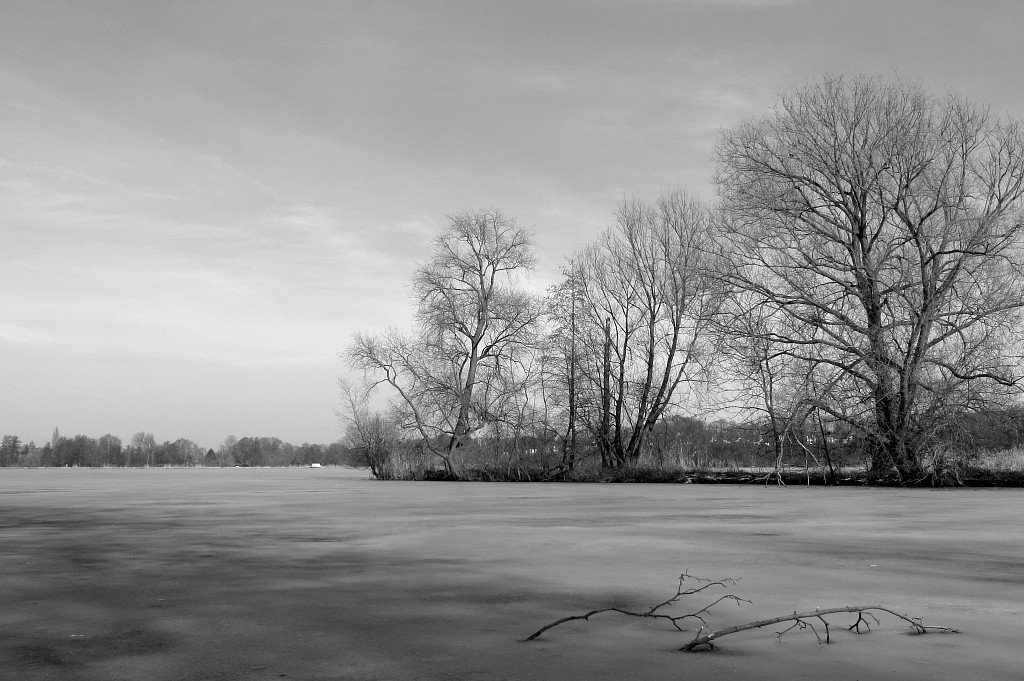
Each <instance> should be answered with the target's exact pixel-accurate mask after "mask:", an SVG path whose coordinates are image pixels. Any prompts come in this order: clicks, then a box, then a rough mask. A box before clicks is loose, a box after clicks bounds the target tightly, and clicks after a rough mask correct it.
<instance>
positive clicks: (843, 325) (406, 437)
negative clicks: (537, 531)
mask: <svg viewBox="0 0 1024 681" xmlns="http://www.w3.org/2000/svg"><path fill="white" fill-rule="evenodd" d="M715 159H716V162H717V171H716V174H715V177H714V183H715V185H716V188H717V192H718V196H719V200H718V202H717V203H716V204H713V205H712V204H704V203H702V202H700V201H697V200H695V199H694V198H692V197H690V196H688V195H687V194H686V193H685V192H682V191H678V192H671V193H667V194H665V195H663V196H662V197H661V198H660V199H658V200H657V201H655V202H653V203H650V202H647V201H643V200H639V199H625V200H624V201H623V202H622V203H621V204H620V206H619V209H618V210H617V212H616V214H615V216H614V219H613V220H612V224H611V226H610V227H609V228H608V229H607V230H606V231H605V232H604V233H603V234H601V235H600V236H599V237H598V238H597V239H595V240H594V241H593V242H592V243H590V244H586V245H584V246H583V247H582V248H581V249H580V250H579V251H578V252H577V253H575V254H574V255H573V256H571V257H570V258H568V259H567V261H566V262H565V264H564V267H563V277H562V279H561V281H560V282H559V283H558V284H557V285H555V286H553V287H552V288H551V289H550V290H549V291H548V292H547V293H546V295H537V294H535V293H533V292H531V291H529V290H528V289H527V288H526V287H524V286H523V285H522V281H521V275H522V274H524V273H526V272H528V271H530V270H531V269H532V268H533V267H534V266H535V264H536V254H535V250H534V241H533V235H532V234H531V233H530V232H529V231H528V230H526V229H524V228H523V227H521V226H520V225H518V224H517V223H516V221H515V219H513V218H511V217H509V216H506V215H504V214H502V213H501V212H500V211H497V210H485V211H475V212H467V213H460V214H456V215H452V216H450V218H449V224H448V225H447V226H446V227H445V228H444V229H443V230H442V231H441V232H440V233H439V234H438V235H437V236H436V237H435V239H434V241H433V244H432V249H431V254H430V257H428V258H427V259H426V260H424V261H423V262H422V263H420V264H419V265H418V267H417V268H416V270H415V271H414V272H413V273H412V277H411V282H412V283H411V288H410V290H411V296H412V303H413V306H414V309H415V324H414V327H413V328H412V329H411V330H409V331H400V330H395V329H391V330H387V331H385V332H383V333H375V334H370V333H360V334H357V335H356V336H355V338H354V339H353V341H352V343H351V345H350V346H349V348H348V349H347V351H346V353H345V356H346V357H347V359H348V361H349V363H350V365H351V367H352V368H353V369H354V370H355V371H356V375H357V376H358V377H360V378H359V379H356V380H354V381H348V382H345V383H344V385H343V394H344V396H345V397H344V399H345V401H346V409H345V413H346V416H347V419H348V423H349V428H348V431H347V440H346V441H347V442H348V443H349V445H350V446H351V447H352V448H353V449H355V450H357V451H359V452H360V453H361V456H362V457H363V458H364V459H365V460H366V461H367V462H368V463H369V464H370V466H371V468H372V469H373V471H374V474H375V475H378V476H379V477H405V476H414V477H415V476H432V475H437V476H440V477H449V478H459V477H497V478H529V479H536V478H542V479H560V478H572V476H573V475H574V474H575V473H577V472H578V471H579V470H581V469H583V468H586V469H589V470H599V471H616V470H621V469H624V468H635V467H638V466H663V465H677V466H678V465H684V464H686V463H687V462H690V463H692V458H693V457H694V456H709V455H710V454H709V453H715V455H716V456H725V457H726V459H729V458H730V457H731V459H732V460H735V459H737V458H741V457H745V456H747V454H748V453H750V452H753V453H754V454H755V456H753V457H751V460H752V461H753V462H755V463H756V462H757V461H761V462H771V461H774V462H776V465H778V464H779V463H780V462H784V461H786V460H787V459H792V458H794V457H795V458H803V459H805V460H808V461H811V460H813V462H814V463H815V465H816V466H818V467H819V468H820V469H821V470H822V471H825V472H826V474H828V473H830V474H832V475H833V477H834V475H835V473H834V471H835V469H836V468H838V467H842V466H843V465H853V464H856V465H861V466H863V467H864V468H866V470H867V471H868V472H869V474H870V476H871V478H872V479H874V480H877V481H881V482H888V483H892V484H903V485H909V484H920V483H922V482H924V481H932V482H935V481H942V480H944V479H946V477H947V473H948V472H949V471H950V470H953V469H956V468H957V467H960V466H962V465H964V463H965V462H969V460H970V458H971V456H972V455H973V453H974V452H976V451H977V450H978V448H979V446H981V445H980V442H982V441H983V440H984V439H985V438H984V433H985V432H986V426H984V424H986V423H989V422H991V421H995V422H996V423H999V424H1007V423H1009V424H1011V425H1012V427H1010V426H1008V427H1007V428H1006V429H1007V430H1015V427H1016V426H1015V424H1016V423H1018V422H1019V412H1018V411H1017V405H1018V404H1019V395H1020V388H1021V383H1022V380H1024V371H1022V365H1021V361H1020V358H1021V357H1022V356H1024V353H1022V347H1021V340H1020V339H1021V338H1024V334H1022V325H1021V321H1022V313H1024V213H1022V200H1024V127H1022V124H1021V123H1020V122H1019V121H1016V120H1012V119H1006V118H1000V117H997V116H995V115H993V114H992V113H991V112H990V111H989V110H988V109H987V108H985V107H982V106H977V105H975V104H972V103H970V102H968V101H966V100H964V99H962V98H960V97H958V96H956V95H955V94H949V95H945V96H936V95H933V94H931V93H928V92H926V91H924V90H923V89H922V88H921V87H919V86H917V85H912V84H908V83H904V82H901V81H895V82H892V81H887V80H884V79H880V78H869V77H847V76H838V77H827V78H824V79H822V80H820V81H818V82H814V83H811V84H809V85H807V86H806V87H803V88H801V89H798V90H795V91H794V92H792V93H790V94H787V95H785V96H783V97H782V98H781V99H780V101H779V103H778V104H777V106H776V107H775V108H774V109H773V110H772V111H771V112H769V113H767V114H765V115H763V116H760V117H758V118H756V119H753V120H750V121H748V122H746V123H743V124H741V125H739V126H737V127H735V128H732V129H730V130H726V131H724V132H723V133H721V135H720V137H719V140H718V144H717V146H716V150H715ZM383 405H386V406H383ZM722 413H727V414H730V415H735V416H730V418H731V419H732V420H733V421H734V423H732V424H731V425H729V426H728V427H726V426H723V422H721V421H720V420H719V422H718V425H717V426H715V425H714V424H708V423H705V422H704V420H703V418H704V417H709V418H714V415H716V414H722ZM989 425H991V423H989ZM716 429H717V431H716ZM997 430H998V428H997ZM725 431H731V432H725ZM741 434H742V436H741ZM1011 439H1012V438H1011ZM726 440H728V441H729V444H730V445H731V447H728V448H725V447H723V446H722V443H724V442H725V441H726Z"/></svg>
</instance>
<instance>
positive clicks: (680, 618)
mask: <svg viewBox="0 0 1024 681" xmlns="http://www.w3.org/2000/svg"><path fill="white" fill-rule="evenodd" d="M737 582H738V580H736V579H730V578H725V579H704V578H702V577H695V576H693V575H691V574H689V573H688V572H684V573H683V574H681V575H680V576H679V583H678V585H677V587H676V593H675V595H673V596H672V597H671V598H669V599H668V600H665V601H662V602H661V603H658V604H656V605H653V606H651V607H650V608H648V609H646V610H630V609H628V608H620V607H617V606H611V607H607V608H597V609H595V610H591V611H590V612H586V613H583V614H582V615H569V616H568V617H562V618H561V619H557V620H555V621H554V622H551V623H550V624H546V625H544V626H543V627H541V628H540V629H538V630H537V631H535V632H534V633H533V634H531V635H530V636H528V637H527V638H526V639H525V640H526V641H532V640H534V639H536V638H538V637H540V636H541V634H543V633H544V632H546V631H548V630H549V629H552V628H554V627H557V626H559V625H560V624H565V623H566V622H572V621H575V620H587V621H589V620H590V618H591V617H594V616H595V615H600V614H602V613H606V612H617V613H619V614H621V615H628V616H630V617H642V618H647V619H655V620H662V621H665V622H668V623H669V624H671V625H672V626H673V627H674V628H675V629H676V630H677V631H686V629H684V628H683V627H682V626H681V623H682V622H684V621H686V620H696V621H697V622H699V623H700V626H699V627H698V628H697V633H696V636H694V638H693V640H691V641H690V642H689V643H687V644H686V645H684V646H683V647H681V648H680V649H679V650H684V651H687V652H692V651H694V650H699V649H703V648H708V649H713V648H714V647H715V642H716V641H718V640H719V639H721V638H723V637H725V636H728V635H730V634H735V633H738V632H741V631H749V630H751V629H760V628H762V627H767V626H770V625H772V624H780V623H783V622H791V623H792V624H791V625H790V626H789V627H787V628H786V629H783V630H782V631H780V632H777V636H778V637H779V638H782V637H783V636H784V635H785V634H786V633H788V632H790V631H792V630H793V629H797V630H803V629H809V630H810V631H811V633H813V634H814V636H815V638H816V639H817V641H818V643H825V644H827V643H831V640H832V630H831V624H830V623H829V621H828V620H826V619H825V615H834V614H839V613H850V614H855V615H857V620H856V621H855V622H854V623H853V624H851V625H849V626H848V627H847V629H848V630H849V631H852V632H854V633H857V634H860V633H865V632H868V631H871V621H874V623H875V624H876V625H877V624H879V623H880V622H879V619H878V617H877V616H876V615H875V613H880V612H881V613H887V614H889V615H892V616H893V617H896V618H898V619H901V620H903V621H904V622H907V623H908V624H909V626H910V628H911V629H912V630H913V633H916V634H927V633H928V632H930V631H935V632H941V633H951V634H955V633H959V631H958V630H957V629H953V628H951V627H939V626H925V625H924V623H923V622H922V621H921V620H920V619H919V618H916V617H911V616H909V615H903V614H901V613H899V612H897V611H895V610H892V609H891V608H888V607H886V606H883V605H845V606H841V607H833V608H817V609H815V610H809V611H806V612H795V611H794V612H793V614H791V615H782V616H780V617H769V618H767V619H761V620H755V621H753V622H747V623H746V624H738V625H736V626H732V627H726V628H724V629H718V630H713V629H711V627H710V626H709V625H708V622H707V619H706V618H707V617H708V616H709V615H710V614H711V608H713V607H715V606H716V605H718V604H719V603H722V602H723V601H731V602H733V603H737V604H738V603H750V601H748V600H747V599H745V598H740V597H739V596H737V595H735V594H732V593H727V594H725V595H723V596H719V597H718V598H716V599H714V600H712V601H710V602H709V603H708V604H707V605H704V606H703V607H701V608H700V609H698V610H695V611H693V612H688V613H684V614H682V615H673V614H669V613H667V612H661V611H662V610H663V609H666V608H668V607H669V606H672V605H675V604H676V603H677V602H678V601H679V600H680V599H681V598H683V597H684V596H695V595H697V594H700V593H702V592H704V591H707V590H708V589H713V588H717V587H721V588H727V587H729V586H732V585H735V584H736V583H737ZM688 584H692V586H687V585H688ZM869 620H870V621H869ZM819 627H820V628H821V629H822V630H823V633H822V632H819ZM862 630H863V631H862Z"/></svg>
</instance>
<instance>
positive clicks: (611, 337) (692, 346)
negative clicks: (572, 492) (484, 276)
mask: <svg viewBox="0 0 1024 681" xmlns="http://www.w3.org/2000/svg"><path fill="white" fill-rule="evenodd" d="M709 237H710V213H709V211H708V209H707V208H706V207H705V206H703V205H702V204H700V203H699V202H697V201H695V200H693V199H691V198H689V197H688V196H687V195H685V194H683V193H681V192H676V193H672V194H667V195H665V196H663V197H662V198H661V199H660V200H659V201H658V203H657V204H656V205H653V206H652V205H650V204H646V203H644V202H642V201H637V200H632V201H625V202H623V204H622V205H621V206H620V208H619V211H618V215H617V220H616V224H615V226H614V227H613V228H611V229H609V230H608V231H607V232H605V234H604V235H603V236H602V237H601V238H599V239H598V240H597V241H596V242H595V243H593V244H591V245H590V246H589V247H588V248H586V249H585V250H584V251H583V252H582V253H581V254H580V255H579V257H578V258H577V261H576V262H577V265H576V267H577V271H576V275H575V276H576V277H577V286H578V287H579V295H580V298H581V302H582V305H581V307H580V309H578V310H577V311H576V312H577V318H576V319H575V320H574V322H575V324H576V327H577V329H578V331H579V333H580V335H581V338H582V341H583V342H582V343H580V346H582V347H586V348H589V353H588V355H587V356H586V357H584V358H575V359H576V362H577V366H576V369H577V373H576V375H574V382H575V384H576V385H577V388H578V390H579V397H578V398H577V401H576V403H574V406H575V408H576V410H577V411H578V413H579V418H580V419H581V420H583V422H584V423H586V424H587V427H588V428H589V430H590V431H591V433H592V437H593V439H594V441H595V442H596V443H597V447H598V449H599V451H600V452H601V457H602V464H603V465H604V466H605V467H618V466H621V465H623V464H625V463H627V462H630V461H635V460H636V459H637V458H638V457H639V455H640V452H641V450H642V448H643V445H644V442H645V440H646V438H647V437H648V435H649V433H650V431H651V429H652V428H653V427H654V426H655V424H657V422H658V420H659V419H661V418H662V417H663V416H664V415H665V414H666V411H667V410H669V409H670V408H671V407H673V406H674V405H675V404H676V400H677V398H678V397H679V388H680V385H681V384H682V383H683V382H684V381H688V380H691V379H694V378H696V377H697V376H698V375H699V374H700V373H701V372H702V371H704V370H705V369H707V368H708V359H709V357H708V355H707V347H706V344H707V340H708V336H707V334H706V331H707V327H708V324H709V323H710V320H711V318H712V317H713V316H714V314H715V311H716V309H717V307H718V305H719V304H720V303H721V300H722V295H721V290H720V288H719V287H718V286H717V283H716V280H715V279H714V278H713V277H711V276H710V273H709V266H708V265H709V263H708V261H707V254H708V253H709V244H708V243H707V240H708V239H709Z"/></svg>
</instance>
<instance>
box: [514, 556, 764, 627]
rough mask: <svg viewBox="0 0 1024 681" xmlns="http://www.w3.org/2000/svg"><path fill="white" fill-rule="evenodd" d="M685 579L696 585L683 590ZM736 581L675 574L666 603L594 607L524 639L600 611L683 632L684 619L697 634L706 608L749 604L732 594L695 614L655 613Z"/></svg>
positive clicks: (583, 618) (586, 617) (702, 624)
mask: <svg viewBox="0 0 1024 681" xmlns="http://www.w3.org/2000/svg"><path fill="white" fill-rule="evenodd" d="M687 580H689V581H690V582H691V583H692V582H696V585H695V586H691V587H686V586H685V582H686V581H687ZM736 582H737V580H735V579H730V578H728V577H727V578H725V579H704V578H702V577H694V576H693V575H691V574H690V573H689V572H684V573H683V574H681V575H679V585H678V586H677V587H676V593H675V595H674V596H672V597H671V598H669V599H668V600H667V601H662V602H661V603H658V604H657V605H653V606H651V607H650V608H648V609H647V610H640V611H636V610H627V609H625V608H618V607H610V608H598V609H597V610H591V611H590V612H588V613H584V614H582V615H570V616H568V617H563V618H562V619H559V620H555V621H554V622H552V623H551V624H546V625H544V626H543V627H541V628H540V629H538V630H537V631H535V632H534V633H533V634H531V635H530V636H528V637H527V638H526V640H527V641H532V640H533V639H535V638H537V637H538V636H540V635H541V634H543V633H544V632H545V631H547V630H548V629H551V628H553V627H557V626H558V625H559V624H565V623H566V622H572V621H573V620H590V618H591V617H593V616H594V615H599V614H601V613H603V612H618V613H621V614H623V615H629V616H630V617H646V618H650V619H660V620H666V621H667V622H669V623H670V624H671V625H672V626H673V627H675V628H676V629H677V630H678V631H686V629H683V628H682V627H681V626H679V623H680V622H682V621H683V620H687V619H695V620H698V621H699V622H700V623H701V631H703V630H704V629H706V628H707V624H708V623H707V621H706V620H705V619H704V616H705V615H708V614H710V609H711V608H713V607H714V606H716V605H718V604H719V603H721V602H722V601H733V602H735V603H749V602H750V601H748V600H745V599H743V598H740V597H739V596H734V595H733V594H725V595H724V596H720V597H718V598H716V599H715V600H714V601H712V602H711V603H708V604H707V605H705V606H704V607H703V608H701V609H700V610H697V611H696V612H690V613H686V614H684V615H669V614H666V613H660V612H658V611H659V610H661V609H662V608H665V607H668V606H670V605H673V604H675V603H676V602H677V601H678V600H679V599H680V598H682V597H683V596H693V595H696V594H699V593H701V592H702V591H706V590H708V589H711V588H714V587H723V588H724V587H726V586H729V585H734V584H736Z"/></svg>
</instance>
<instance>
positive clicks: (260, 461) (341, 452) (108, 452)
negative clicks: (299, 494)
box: [0, 429, 365, 467]
mask: <svg viewBox="0 0 1024 681" xmlns="http://www.w3.org/2000/svg"><path fill="white" fill-rule="evenodd" d="M312 463H319V464H323V465H345V466H365V462H364V461H362V460H360V459H359V453H358V452H355V451H353V450H352V449H351V448H350V447H348V446H346V445H344V444H343V443H341V442H335V443H332V444H328V445H322V444H309V443H303V444H302V445H292V444H289V443H287V442H283V441H281V440H280V439H279V438H276V437H243V438H241V439H238V438H236V437H234V436H231V437H228V438H227V439H226V440H225V441H224V443H223V444H221V445H220V447H218V448H217V449H216V450H213V449H206V450H204V449H202V448H201V447H200V446H199V445H197V444H196V443H194V442H192V441H191V440H189V439H187V438H179V439H177V440H174V441H173V442H172V441H166V442H163V443H158V442H157V441H156V439H155V438H154V437H153V434H152V433H147V432H145V431H140V432H138V433H135V434H134V435H132V437H131V439H130V440H129V441H128V442H127V443H123V442H122V441H121V438H119V437H117V436H115V435H110V434H107V435H103V436H102V437H99V438H91V437H89V436H87V435H75V436H74V437H62V436H61V435H60V431H59V430H57V429H54V432H53V437H52V438H51V439H50V441H49V442H46V443H44V444H43V445H42V446H37V445H36V443H35V442H28V443H23V442H22V441H21V439H20V438H19V437H18V436H17V435H4V436H3V437H2V439H0V466H80V467H100V466H120V467H146V466H306V465H309V464H312Z"/></svg>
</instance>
